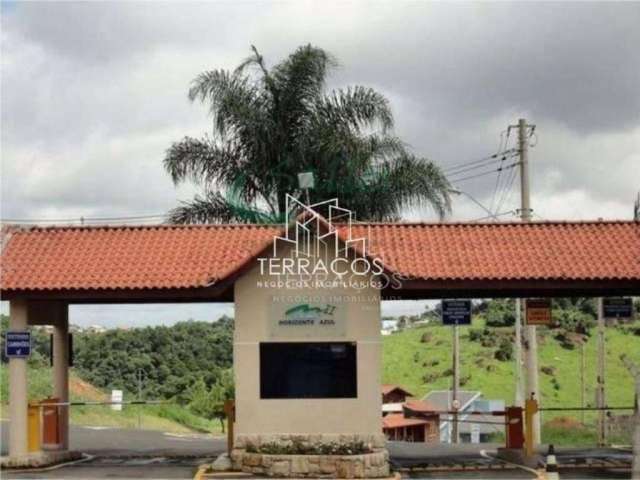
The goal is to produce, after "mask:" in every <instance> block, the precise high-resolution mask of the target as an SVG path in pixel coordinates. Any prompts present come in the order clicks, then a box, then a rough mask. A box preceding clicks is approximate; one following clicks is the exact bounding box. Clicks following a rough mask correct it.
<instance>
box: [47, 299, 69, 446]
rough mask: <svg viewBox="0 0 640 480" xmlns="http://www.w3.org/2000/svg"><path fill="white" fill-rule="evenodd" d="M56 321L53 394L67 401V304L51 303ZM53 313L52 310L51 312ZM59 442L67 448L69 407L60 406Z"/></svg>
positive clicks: (54, 328) (54, 326)
mask: <svg viewBox="0 0 640 480" xmlns="http://www.w3.org/2000/svg"><path fill="white" fill-rule="evenodd" d="M51 308H55V309H56V310H57V311H56V312H55V313H56V315H55V318H56V323H55V324H54V325H53V396H54V397H57V398H59V399H60V401H61V402H68V401H69V305H67V304H65V303H59V304H53V305H52V306H51ZM52 313H53V312H52ZM59 413H60V416H59V420H60V444H61V448H62V450H68V449H69V407H66V406H65V407H60V409H59Z"/></svg>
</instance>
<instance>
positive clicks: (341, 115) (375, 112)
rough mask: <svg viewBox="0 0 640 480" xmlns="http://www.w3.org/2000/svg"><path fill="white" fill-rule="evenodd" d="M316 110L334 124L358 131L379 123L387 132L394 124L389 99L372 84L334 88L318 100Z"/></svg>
mask: <svg viewBox="0 0 640 480" xmlns="http://www.w3.org/2000/svg"><path fill="white" fill-rule="evenodd" d="M315 112H316V116H317V117H318V118H320V119H324V121H326V122H328V123H330V124H333V125H336V124H339V125H345V126H347V127H348V128H352V129H356V130H358V131H359V130H362V129H363V128H367V127H376V126H377V125H379V126H380V127H381V129H382V131H383V132H385V131H387V130H389V129H390V128H392V127H393V114H392V113H391V107H390V106H389V101H388V100H387V99H386V98H385V97H384V95H382V94H380V93H378V92H376V91H375V90H373V89H372V88H367V87H362V86H355V87H349V88H347V89H346V90H336V91H333V92H332V93H331V94H330V95H327V96H325V97H323V98H321V99H320V100H319V101H318V102H317V103H316V105H315Z"/></svg>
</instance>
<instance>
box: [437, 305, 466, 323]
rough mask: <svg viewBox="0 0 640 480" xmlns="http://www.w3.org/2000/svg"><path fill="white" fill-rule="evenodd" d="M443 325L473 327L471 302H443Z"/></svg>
mask: <svg viewBox="0 0 640 480" xmlns="http://www.w3.org/2000/svg"><path fill="white" fill-rule="evenodd" d="M442 324H443V325H471V300H442Z"/></svg>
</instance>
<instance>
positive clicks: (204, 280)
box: [1, 225, 282, 291]
mask: <svg viewBox="0 0 640 480" xmlns="http://www.w3.org/2000/svg"><path fill="white" fill-rule="evenodd" d="M281 230H282V229H281V228H280V227H274V226H251V225H248V226H240V225H233V226H156V227H84V228H81V227H70V228H35V229H31V230H22V231H15V230H14V231H13V232H11V233H10V234H9V235H10V238H9V240H8V241H7V243H6V246H5V248H4V249H3V252H2V257H1V260H2V277H1V284H2V290H3V291H8V290H56V289H64V290H77V289H147V288H151V289H168V288H193V287H205V286H207V285H211V284H213V283H215V282H218V281H220V280H221V279H223V278H225V277H226V276H228V275H230V274H231V273H233V272H234V271H236V270H237V269H238V268H240V267H241V266H242V265H243V264H244V262H246V261H248V260H250V259H251V258H253V257H254V256H255V255H257V254H258V253H260V252H261V251H262V250H263V249H264V248H266V247H267V246H269V245H270V244H271V241H272V239H273V236H274V235H276V234H278V233H279V232H281Z"/></svg>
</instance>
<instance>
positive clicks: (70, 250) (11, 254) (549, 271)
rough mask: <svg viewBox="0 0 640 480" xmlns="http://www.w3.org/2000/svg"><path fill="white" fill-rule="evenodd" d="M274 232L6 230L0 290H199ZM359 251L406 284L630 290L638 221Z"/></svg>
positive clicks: (637, 259)
mask: <svg viewBox="0 0 640 480" xmlns="http://www.w3.org/2000/svg"><path fill="white" fill-rule="evenodd" d="M281 232H282V228H281V227H278V226H256V225H207V226H151V227H150V226H140V227H131V226H127V227H54V228H32V229H20V230H15V229H11V230H9V231H8V233H7V238H5V239H4V240H3V242H2V244H3V248H2V255H1V257H0V261H1V274H2V277H1V278H0V280H1V290H2V291H3V292H9V291H18V290H20V291H37V290H79V289H82V290H104V289H115V290H121V289H123V290H129V289H186V288H200V287H206V286H209V285H212V284H215V283H216V282H219V281H220V280H222V279H225V278H227V277H228V276H230V275H231V274H233V273H235V272H237V271H238V270H239V269H240V268H242V267H243V266H245V265H246V264H248V262H251V261H253V260H254V257H255V256H256V255H258V254H259V253H260V252H261V251H263V249H265V248H267V247H268V246H269V245H270V244H271V242H272V239H273V237H274V235H276V234H279V233H281ZM361 236H364V237H367V238H368V239H369V247H368V249H369V251H370V253H371V254H372V255H373V256H379V257H380V258H381V259H382V260H383V262H384V263H385V265H386V266H387V268H388V269H389V270H391V271H395V272H399V273H401V274H403V275H404V276H405V277H407V278H410V279H424V280H439V279H444V280H462V279H479V280H494V279H512V280H514V279H522V280H538V279H563V280H564V279H566V280H596V279H599V280H607V279H616V280H631V281H634V282H638V281H640V223H639V222H622V221H618V222H542V223H530V224H520V223H513V224H364V225H363V224H359V225H358V226H355V227H354V228H353V232H352V237H354V238H356V237H361Z"/></svg>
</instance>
